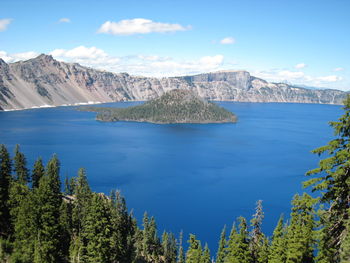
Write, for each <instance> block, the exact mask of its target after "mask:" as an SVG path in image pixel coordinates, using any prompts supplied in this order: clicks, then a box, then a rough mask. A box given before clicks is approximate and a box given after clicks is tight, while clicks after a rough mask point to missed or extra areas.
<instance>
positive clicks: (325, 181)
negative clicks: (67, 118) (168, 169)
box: [0, 97, 350, 263]
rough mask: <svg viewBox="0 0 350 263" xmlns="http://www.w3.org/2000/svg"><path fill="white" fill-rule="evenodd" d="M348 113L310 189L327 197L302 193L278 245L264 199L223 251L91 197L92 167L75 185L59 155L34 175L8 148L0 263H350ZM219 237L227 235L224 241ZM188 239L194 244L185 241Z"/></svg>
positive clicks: (0, 188)
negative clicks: (266, 225)
mask: <svg viewBox="0 0 350 263" xmlns="http://www.w3.org/2000/svg"><path fill="white" fill-rule="evenodd" d="M344 110H345V113H344V115H342V116H341V117H340V119H339V120H338V121H334V122H331V123H330V124H331V126H332V127H333V128H334V131H335V135H336V137H335V139H334V140H332V141H330V142H329V143H328V144H327V145H325V146H322V147H320V148H318V149H315V150H314V151H313V152H314V153H316V154H319V155H320V154H323V153H326V154H327V156H326V158H325V159H323V160H321V161H320V163H319V167H317V168H316V169H313V170H311V171H309V172H307V175H308V176H311V177H312V178H311V179H309V180H308V181H306V182H305V183H304V186H305V187H311V188H312V190H313V191H316V192H319V193H320V195H319V196H318V197H312V196H310V195H309V194H306V193H304V194H302V195H295V196H294V198H293V200H292V208H291V213H290V216H289V217H287V216H286V217H283V215H282V216H281V218H280V219H279V220H278V222H277V225H276V228H275V230H274V232H273V235H272V236H271V237H268V236H267V235H265V234H264V233H263V231H262V224H263V218H264V212H263V209H262V202H261V201H258V202H257V206H256V212H255V214H254V215H253V217H252V218H251V219H250V221H248V220H247V219H246V218H244V217H239V218H238V220H237V221H236V220H235V221H233V225H232V228H231V230H230V232H229V233H228V232H227V229H226V227H224V228H223V230H222V233H221V235H220V238H219V240H218V245H219V246H218V250H217V251H215V252H214V251H212V252H210V250H209V248H208V246H207V245H205V243H202V242H201V241H200V240H198V239H197V238H196V236H195V235H194V234H190V236H189V237H188V241H187V242H188V249H187V250H186V251H185V250H184V247H183V242H184V241H183V236H182V234H181V233H180V234H179V235H175V234H174V233H171V232H163V234H162V235H161V237H160V236H159V234H158V233H157V226H156V220H155V218H153V217H150V216H148V215H147V213H145V214H144V217H143V223H142V226H139V225H138V224H137V221H136V219H135V217H134V216H133V214H132V213H130V212H129V211H128V209H127V206H126V202H125V199H124V198H123V197H122V195H121V194H120V193H119V192H117V191H112V192H111V194H110V195H109V196H107V195H105V194H102V193H95V192H93V191H92V190H91V188H90V186H89V183H88V180H87V176H86V173H85V170H84V169H80V170H79V172H78V175H77V176H76V177H72V178H70V179H69V178H66V180H65V182H64V190H63V191H62V187H61V180H60V162H59V160H58V158H57V156H55V155H54V156H53V157H52V158H51V159H50V160H49V162H48V163H47V165H46V166H45V165H44V163H43V161H42V159H41V158H38V159H37V161H36V162H35V164H34V166H33V169H32V170H31V171H30V170H29V169H28V168H27V161H26V157H25V156H24V154H23V153H22V152H21V151H20V148H19V146H17V147H16V148H15V152H14V156H13V157H11V155H10V153H9V151H8V149H7V148H6V147H5V145H0V260H1V262H18V263H32V262H34V263H54V262H63V263H68V262H71V263H79V262H81V263H83V262H84V263H97V262H99V263H100V262H101V263H102V262H103V263H117V262H119V263H211V262H216V263H314V262H315V263H349V262H350V130H349V127H350V97H349V98H348V99H347V100H346V101H345V106H344ZM208 227H210V222H208ZM218 236H219V235H218ZM186 239H187V238H186Z"/></svg>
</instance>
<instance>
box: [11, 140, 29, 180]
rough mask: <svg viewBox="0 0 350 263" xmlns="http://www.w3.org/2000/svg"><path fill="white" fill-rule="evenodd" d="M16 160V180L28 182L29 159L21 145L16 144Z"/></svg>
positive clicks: (14, 159)
mask: <svg viewBox="0 0 350 263" xmlns="http://www.w3.org/2000/svg"><path fill="white" fill-rule="evenodd" d="M13 161H14V165H13V166H14V171H15V176H14V180H15V181H18V182H19V183H21V184H27V183H28V181H29V171H28V169H27V160H26V158H25V156H24V154H23V153H21V152H20V151H19V145H18V144H17V145H16V148H15V157H14V158H13Z"/></svg>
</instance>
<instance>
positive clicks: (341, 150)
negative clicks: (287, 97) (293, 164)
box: [304, 95, 350, 262]
mask: <svg viewBox="0 0 350 263" xmlns="http://www.w3.org/2000/svg"><path fill="white" fill-rule="evenodd" d="M343 109H344V114H343V115H342V116H341V117H340V119H339V121H334V122H330V126H331V127H333V129H334V134H335V136H336V138H335V139H333V140H332V141H330V142H329V143H328V144H327V145H325V146H322V147H319V148H317V149H315V150H313V153H315V154H318V155H321V154H324V153H325V154H327V157H326V158H325V159H323V160H321V161H320V162H319V167H318V168H316V169H313V170H311V171H309V172H307V175H309V176H312V175H319V177H316V178H312V179H310V180H308V181H307V182H305V183H304V186H305V187H308V186H312V190H313V191H321V194H322V196H321V202H322V203H325V204H327V206H328V207H329V209H328V213H329V215H328V220H327V221H328V226H327V227H326V228H325V229H324V230H323V231H327V233H325V236H326V237H328V247H329V248H328V249H327V250H328V252H332V253H333V255H332V256H331V258H334V262H337V261H339V251H340V244H341V242H340V240H341V237H342V236H343V235H344V231H345V220H346V219H347V218H349V217H350V215H349V208H350V184H349V178H350V169H349V168H350V128H349V127H350V96H349V95H348V97H347V99H346V100H345V101H344V107H343Z"/></svg>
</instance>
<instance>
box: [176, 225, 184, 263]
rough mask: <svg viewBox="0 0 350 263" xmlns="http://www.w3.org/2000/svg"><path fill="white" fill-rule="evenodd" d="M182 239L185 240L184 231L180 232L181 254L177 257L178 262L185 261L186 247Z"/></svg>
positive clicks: (182, 262)
mask: <svg viewBox="0 0 350 263" xmlns="http://www.w3.org/2000/svg"><path fill="white" fill-rule="evenodd" d="M182 240H183V232H182V231H181V232H180V237H179V255H178V257H177V262H178V263H185V254H184V248H183V246H182Z"/></svg>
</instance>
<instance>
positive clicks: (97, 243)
mask: <svg viewBox="0 0 350 263" xmlns="http://www.w3.org/2000/svg"><path fill="white" fill-rule="evenodd" d="M111 217H112V215H111V211H110V209H109V204H108V200H107V198H106V197H105V196H103V195H100V194H93V197H92V200H91V204H90V206H89V208H88V213H87V216H86V219H85V222H84V226H83V232H82V238H83V240H84V246H85V253H84V255H82V258H83V260H82V262H91V263H93V262H111V256H112V255H111V237H112V224H111Z"/></svg>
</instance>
